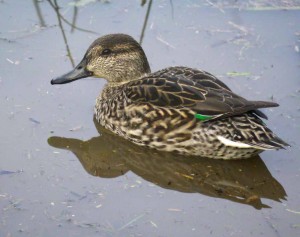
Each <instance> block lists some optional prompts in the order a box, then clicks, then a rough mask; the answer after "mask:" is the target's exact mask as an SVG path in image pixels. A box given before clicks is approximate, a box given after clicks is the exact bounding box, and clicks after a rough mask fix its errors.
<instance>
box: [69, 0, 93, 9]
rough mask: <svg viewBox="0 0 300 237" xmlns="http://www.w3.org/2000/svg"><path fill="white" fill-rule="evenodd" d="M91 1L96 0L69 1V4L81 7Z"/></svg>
mask: <svg viewBox="0 0 300 237" xmlns="http://www.w3.org/2000/svg"><path fill="white" fill-rule="evenodd" d="M93 2H96V0H79V1H74V2H70V3H69V5H70V6H74V7H83V6H85V5H88V4H90V3H93Z"/></svg>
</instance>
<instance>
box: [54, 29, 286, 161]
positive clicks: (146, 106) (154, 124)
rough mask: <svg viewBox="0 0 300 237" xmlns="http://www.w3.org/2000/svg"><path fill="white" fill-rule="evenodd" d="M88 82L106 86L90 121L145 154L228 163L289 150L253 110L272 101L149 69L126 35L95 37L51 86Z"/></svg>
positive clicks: (189, 71) (188, 71) (195, 73)
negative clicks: (90, 79) (170, 154)
mask: <svg viewBox="0 0 300 237" xmlns="http://www.w3.org/2000/svg"><path fill="white" fill-rule="evenodd" d="M87 77H95V78H103V79H105V80H106V81H107V83H106V85H105V86H104V88H103V89H102V91H101V92H100V94H99V96H98V97H97V99H96V105H95V118H96V120H97V122H98V123H99V124H100V125H101V126H103V127H104V128H105V129H106V130H109V131H110V132H112V133H114V134H116V135H118V136H121V137H123V138H124V139H127V140H129V141H131V142H133V143H135V144H138V145H140V146H145V147H146V148H145V149H151V148H152V149H156V150H161V151H166V152H174V153H179V154H181V155H186V156H199V157H206V158H213V159H224V160H235V159H246V158H250V157H255V156H257V155H258V154H259V153H261V152H263V151H265V150H278V149H284V148H285V147H287V146H289V145H288V144H287V143H286V142H285V141H283V140H282V139H281V138H279V137H278V136H277V135H276V134H275V133H273V132H272V131H271V130H270V129H269V128H268V127H267V126H266V124H265V123H264V121H263V119H267V116H266V115H265V114H264V113H263V112H262V111H261V110H260V109H262V108H269V107H277V106H279V105H278V104H277V103H275V102H269V101H251V100H247V99H245V98H243V97H241V96H239V95H237V94H235V93H234V92H232V91H231V89H230V88H229V87H228V86H227V85H225V84H224V83H223V82H222V81H221V80H219V79H218V78H217V77H215V76H214V75H212V74H211V73H208V72H206V71H203V70H199V69H193V68H189V67H184V66H174V67H168V68H165V69H161V70H159V71H157V72H151V70H150V66H149V63H148V60H147V57H146V54H145V52H144V50H143V48H142V47H141V45H140V44H139V43H138V42H137V41H136V40H135V39H134V38H133V37H131V36H129V35H127V34H120V33H117V34H108V35H104V36H102V37H100V38H98V39H96V40H95V41H94V42H93V43H92V44H91V45H90V46H89V48H88V49H87V51H86V53H85V55H84V57H83V59H82V60H81V61H80V63H79V64H78V65H77V66H76V67H75V68H74V69H73V70H71V71H70V72H68V73H66V74H64V75H62V76H60V77H57V78H55V79H52V80H51V84H52V85H54V84H65V83H70V82H74V81H76V80H79V79H82V78H87Z"/></svg>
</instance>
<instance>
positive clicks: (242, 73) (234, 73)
mask: <svg viewBox="0 0 300 237" xmlns="http://www.w3.org/2000/svg"><path fill="white" fill-rule="evenodd" d="M226 75H227V76H231V77H245V76H250V75H251V73H250V72H235V71H233V72H227V73H226Z"/></svg>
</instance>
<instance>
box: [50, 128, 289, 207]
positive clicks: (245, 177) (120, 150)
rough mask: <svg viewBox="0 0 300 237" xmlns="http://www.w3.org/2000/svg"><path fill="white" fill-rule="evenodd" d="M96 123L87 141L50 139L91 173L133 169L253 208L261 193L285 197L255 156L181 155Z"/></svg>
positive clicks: (157, 181) (164, 183)
mask: <svg viewBox="0 0 300 237" xmlns="http://www.w3.org/2000/svg"><path fill="white" fill-rule="evenodd" d="M95 125H96V127H97V129H98V131H99V133H100V134H101V135H100V136H99V137H94V138H92V139H90V140H88V141H82V140H78V139H72V138H62V137H50V138H49V140H48V142H49V144H50V145H51V146H53V147H56V148H61V149H67V150H70V151H72V152H73V153H74V154H75V155H76V156H77V158H78V159H79V161H80V162H81V164H82V166H83V167H84V168H85V170H86V171H87V172H88V173H89V174H91V175H94V176H99V177H102V178H113V177H118V176H121V175H123V174H125V173H126V172H127V171H129V170H131V171H132V172H134V173H135V174H137V175H139V176H140V177H142V178H143V179H145V180H147V181H150V182H152V183H154V184H156V185H159V186H161V187H163V188H167V189H173V190H177V191H180V192H187V193H201V194H204V195H207V196H211V197H218V198H225V199H228V200H231V201H234V202H238V203H243V204H248V205H251V206H253V207H255V208H257V209H261V208H263V207H268V206H267V205H265V204H263V203H262V201H261V199H262V198H267V199H271V200H274V201H278V202H280V199H285V197H286V193H285V190H284V188H283V187H282V186H281V185H280V183H279V182H277V181H276V180H275V179H274V178H273V177H272V175H271V174H270V172H269V171H268V169H267V167H266V166H265V164H264V163H263V161H262V160H261V159H260V158H259V157H257V158H253V159H247V160H240V161H239V160H237V161H223V160H212V159H206V158H201V159H200V158H197V157H183V156H179V155H174V154H172V153H165V152H159V151H155V150H152V149H147V148H144V147H140V146H137V145H135V144H132V143H131V142H128V141H126V140H124V139H123V138H120V137H118V136H116V135H113V134H111V133H110V132H108V131H107V130H105V129H103V128H102V127H101V126H99V125H98V124H97V123H95Z"/></svg>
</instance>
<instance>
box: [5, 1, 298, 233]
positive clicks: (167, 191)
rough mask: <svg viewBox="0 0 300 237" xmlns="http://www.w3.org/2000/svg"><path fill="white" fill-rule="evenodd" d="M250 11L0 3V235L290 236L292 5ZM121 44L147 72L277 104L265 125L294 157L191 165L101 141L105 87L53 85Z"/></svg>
mask: <svg viewBox="0 0 300 237" xmlns="http://www.w3.org/2000/svg"><path fill="white" fill-rule="evenodd" d="M245 2H246V1H245ZM245 2H243V3H238V2H236V1H232V2H230V1H229V3H228V2H227V4H225V3H224V2H222V1H206V2H203V3H201V4H200V3H199V1H185V3H183V2H182V1H174V0H173V1H153V2H152V1H78V6H77V7H76V8H75V7H74V5H71V4H70V3H72V1H51V2H49V1H31V2H30V1H16V0H10V1H6V0H4V1H0V19H1V20H0V29H1V30H0V45H1V47H0V55H1V60H0V66H1V72H0V95H1V100H0V104H1V116H0V122H1V131H2V132H1V135H0V136H1V143H0V148H1V159H0V210H1V215H0V220H1V221H0V236H200V235H201V236H292V237H293V236H299V234H300V219H299V215H300V214H299V213H300V201H299V200H300V186H299V184H298V183H299V173H300V172H299V167H300V160H299V139H300V133H299V130H300V126H299V124H300V117H299V116H300V107H299V105H300V103H299V97H300V80H299V79H300V78H299V75H300V73H299V71H300V67H299V66H300V63H299V62H300V61H299V58H300V56H299V47H300V39H299V37H300V29H299V19H300V12H299V7H300V4H299V2H298V1H291V2H288V1H286V2H287V3H286V4H288V3H290V5H284V6H283V5H282V4H278V2H277V1H271V3H272V4H273V5H272V4H269V5H267V6H265V5H255V4H254V5H253V2H254V1H251V3H252V5H251V4H248V5H247V4H245ZM260 2H261V1H260ZM50 3H51V4H50ZM80 3H81V4H80ZM56 4H57V5H56ZM57 6H59V7H60V8H59V11H58V10H57ZM283 9H288V10H283ZM72 25H73V26H72ZM74 25H75V26H74ZM116 32H121V33H126V34H130V35H132V36H133V37H134V38H135V39H137V40H138V41H140V42H142V46H143V48H144V50H145V52H146V54H147V57H148V60H149V62H150V65H151V69H152V71H156V70H158V69H161V68H164V67H167V66H174V65H184V66H190V67H194V68H201V69H204V70H207V71H209V72H211V73H213V74H214V75H216V76H218V77H219V78H220V79H222V81H224V82H225V83H226V84H227V85H228V86H230V88H231V89H232V90H233V91H235V92H236V93H238V94H240V95H242V96H244V97H245V98H248V99H255V100H274V101H276V102H278V103H279V104H280V107H278V108H272V109H266V110H265V112H266V114H267V115H268V117H269V121H267V122H266V123H267V124H268V126H269V127H270V128H271V129H272V130H274V132H276V133H277V134H278V135H279V136H280V137H281V138H283V139H284V140H286V141H287V142H288V143H289V144H291V146H292V147H291V148H289V149H287V150H281V151H269V152H264V153H262V154H261V155H260V157H255V158H253V159H250V160H244V161H235V162H227V161H214V160H208V159H202V160H199V159H197V158H195V157H181V156H177V155H173V154H167V153H162V152H156V151H155V152H154V151H149V150H145V149H144V148H141V147H138V146H136V145H133V144H131V143H129V142H127V141H124V140H123V139H121V138H117V137H115V136H113V135H111V134H110V133H107V132H106V131H103V129H102V130H101V128H99V127H98V126H97V124H95V123H94V120H93V106H94V103H95V98H96V96H97V95H98V93H99V91H100V90H101V88H103V86H104V84H105V81H104V80H101V79H85V80H80V81H78V82H75V83H71V84H67V85H61V86H51V85H50V80H51V79H52V78H53V77H56V76H59V75H61V74H63V73H65V72H67V71H69V70H70V69H71V68H72V67H73V66H72V65H73V64H74V63H75V64H76V63H78V62H79V61H80V60H81V58H82V56H83V55H84V53H85V50H86V49H87V47H88V46H89V44H90V43H91V42H92V41H93V40H94V39H96V38H97V37H99V36H102V35H104V34H107V33H116Z"/></svg>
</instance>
